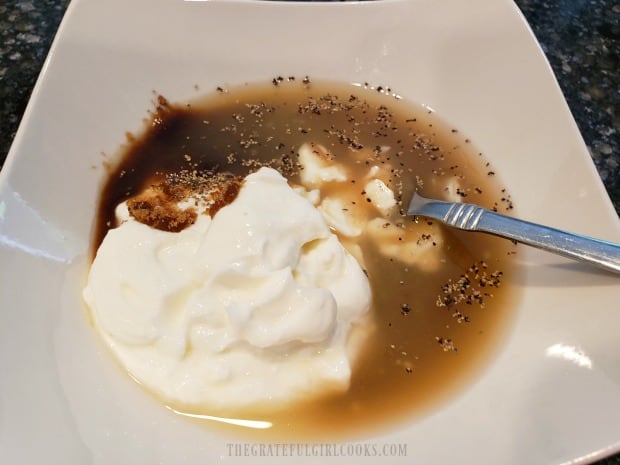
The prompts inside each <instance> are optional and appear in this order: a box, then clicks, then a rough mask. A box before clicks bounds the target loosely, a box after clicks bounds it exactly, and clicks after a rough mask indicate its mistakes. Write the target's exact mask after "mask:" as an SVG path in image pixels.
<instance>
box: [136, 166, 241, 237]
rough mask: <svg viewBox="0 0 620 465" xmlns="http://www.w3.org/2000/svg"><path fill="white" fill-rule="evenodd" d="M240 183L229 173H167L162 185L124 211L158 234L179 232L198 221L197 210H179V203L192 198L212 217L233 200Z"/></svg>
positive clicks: (191, 208) (154, 185)
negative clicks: (159, 231)
mask: <svg viewBox="0 0 620 465" xmlns="http://www.w3.org/2000/svg"><path fill="white" fill-rule="evenodd" d="M242 181H243V179H242V178H240V177H238V176H234V175H232V174H230V173H213V172H210V171H208V172H197V171H185V170H183V171H180V172H178V173H172V174H168V175H167V176H166V177H165V179H164V180H163V181H162V182H161V183H159V184H153V185H151V186H149V187H148V188H147V189H145V190H144V191H143V192H141V193H140V194H138V195H137V196H135V197H133V198H131V199H129V200H127V208H128V210H129V214H130V215H131V216H132V217H133V218H135V220H136V221H139V222H140V223H143V224H146V225H147V226H150V227H152V228H155V229H159V230H161V231H168V232H179V231H182V230H183V229H185V228H186V227H188V226H190V225H192V224H194V223H195V222H196V218H198V211H197V208H196V207H194V206H187V207H185V208H182V207H180V206H179V203H181V202H183V201H187V200H190V199H193V200H194V201H195V203H196V204H198V205H200V206H201V208H204V212H205V213H206V214H208V215H209V216H211V217H213V216H214V215H215V214H216V213H217V212H218V211H219V210H220V209H221V208H222V207H225V206H226V205H228V204H229V203H231V202H233V201H234V200H235V198H236V197H237V194H238V193H239V190H240V189H241V184H242Z"/></svg>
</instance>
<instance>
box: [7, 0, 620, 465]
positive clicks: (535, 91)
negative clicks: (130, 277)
mask: <svg viewBox="0 0 620 465" xmlns="http://www.w3.org/2000/svg"><path fill="white" fill-rule="evenodd" d="M278 74H284V75H297V76H302V75H306V74H308V75H310V76H316V77H324V78H332V79H339V80H344V81H351V82H364V81H368V82H370V83H373V84H376V85H379V84H384V85H386V84H387V85H389V86H391V87H392V88H393V89H394V90H395V91H397V92H398V93H400V94H401V95H402V96H404V97H406V98H409V99H412V100H414V101H417V102H420V103H423V104H426V105H428V106H430V107H432V108H433V109H435V110H436V111H437V112H438V114H439V115H440V116H442V117H443V118H444V119H446V120H448V121H450V122H451V123H452V124H453V125H454V126H455V127H458V128H459V129H460V130H461V131H463V132H465V133H466V134H467V135H468V136H469V137H470V138H471V139H472V140H473V141H474V142H475V144H476V145H477V146H478V147H479V148H481V149H482V151H483V152H484V153H485V154H486V155H487V157H488V158H489V159H491V160H492V162H493V165H494V166H495V167H496V171H497V173H498V174H500V175H501V176H502V178H503V180H504V182H505V184H506V185H507V186H508V188H509V190H510V192H511V193H512V198H513V200H514V201H515V204H516V206H517V209H518V212H519V214H520V216H522V217H525V218H527V219H530V220H532V221H538V222H543V223H546V224H549V225H552V226H555V227H559V228H565V229H569V230H573V231H576V232H580V233H584V234H589V235H594V236H598V237H601V238H605V239H610V240H615V241H620V225H619V222H618V219H617V215H616V214H615V212H614V211H613V209H612V206H611V203H610V202H609V199H608V198H607V196H606V194H605V192H604V190H603V187H602V184H601V182H600V181H599V178H598V176H597V174H596V172H595V169H594V166H593V164H592V162H591V160H590V157H589V156H588V153H587V151H586V148H585V145H584V143H583V141H582V139H581V137H580V135H579V133H578V131H577V128H576V125H575V123H574V121H573V119H572V117H571V116H570V114H569V111H568V109H567V106H566V104H565V101H564V99H563V97H562V95H561V93H560V91H559V88H558V86H557V84H556V82H555V80H554V78H553V76H552V74H551V71H550V68H549V66H548V65H547V63H546V61H545V60H544V58H543V55H542V53H541V51H540V49H539V47H538V46H537V44H536V42H535V40H534V38H533V36H532V34H531V32H530V30H529V28H528V27H527V25H526V24H525V22H524V20H523V18H522V17H521V15H520V14H519V12H518V10H517V9H516V7H515V6H514V5H513V4H512V3H511V2H510V1H508V0H468V1H466V2H465V1H463V0H443V1H441V2H439V1H437V0H409V1H397V0H386V1H378V2H368V3H333V4H325V3H312V4H305V3H276V2H236V1H228V2H225V1H202V2H201V1H193V2H184V1H181V0H174V1H173V0H158V1H152V0H133V1H131V2H126V1H124V0H74V1H73V2H72V3H71V5H70V7H69V9H68V11H67V14H66V16H65V19H64V21H63V23H62V26H61V28H60V30H59V33H58V36H57V37H56V40H55V42H54V45H53V47H52V50H51V52H50V55H49V57H48V60H47V62H46V65H45V67H44V69H43V72H42V74H41V76H40V79H39V81H38V83H37V86H36V88H35V91H34V93H33V95H32V99H31V101H30V104H29V106H28V109H27V111H26V114H25V117H24V119H23V121H22V124H21V126H20V129H19V132H18V134H17V137H16V139H15V142H14V144H13V147H12V149H11V152H10V154H9V159H8V161H7V163H6V165H5V167H4V169H3V171H2V173H1V174H0V462H2V463H11V464H20V463H23V464H39V463H46V464H63V465H69V464H91V463H92V464H121V463H122V464H127V465H130V464H154V463H158V464H196V463H215V462H217V461H220V462H221V463H244V462H248V461H249V460H253V461H255V462H256V463H273V462H280V463H287V462H290V460H291V458H290V457H288V458H287V457H253V458H249V457H234V456H230V454H228V453H227V449H226V443H227V442H238V441H239V439H238V438H226V437H221V436H220V435H218V434H216V433H212V432H210V431H209V430H208V429H206V430H205V428H203V427H199V426H197V425H196V424H195V423H193V422H191V421H187V420H186V419H184V418H181V417H179V416H177V415H174V414H173V413H171V412H169V411H167V410H165V409H164V408H162V407H161V406H160V405H159V404H157V402H155V401H154V400H153V399H151V398H150V397H149V396H147V395H145V394H144V393H143V392H142V391H141V390H140V389H139V388H138V387H137V386H136V385H135V384H134V383H133V382H131V381H130V380H129V379H128V378H127V377H126V376H125V375H124V374H123V373H122V371H121V370H120V369H119V367H118V366H116V365H115V363H114V362H113V361H112V359H111V356H110V355H109V354H108V353H107V351H106V350H105V349H104V348H103V346H102V345H101V343H100V341H99V340H98V339H97V337H96V336H95V334H94V332H93V331H92V330H91V328H90V326H89V323H88V320H87V315H86V312H85V311H84V309H83V308H82V306H81V303H80V297H79V294H80V288H81V286H82V284H83V281H84V275H85V270H86V267H87V251H88V246H89V238H90V234H91V228H92V226H93V214H94V208H95V204H96V198H97V194H98V189H99V185H100V182H101V179H102V177H103V175H104V170H103V169H102V168H101V163H102V156H101V152H106V153H113V152H114V151H115V150H116V149H117V148H118V146H119V144H120V143H121V142H123V139H124V133H125V131H128V130H129V131H134V130H138V129H140V127H141V124H142V123H141V120H142V118H143V117H144V116H145V115H146V110H147V109H149V108H151V100H152V98H153V93H152V91H153V90H157V91H158V92H161V93H162V94H164V95H166V96H168V97H169V98H170V99H172V100H174V101H184V99H187V98H192V97H195V96H197V95H198V94H199V92H197V91H196V89H195V88H194V86H195V85H196V84H197V85H198V86H199V88H200V89H201V90H204V91H206V90H210V89H214V88H215V86H217V85H220V84H225V83H241V82H245V81H254V80H264V79H270V78H271V77H273V76H276V75H278ZM520 256H521V257H522V260H523V263H522V265H523V267H525V269H526V274H525V276H526V277H525V278H524V280H523V282H522V283H521V284H522V286H523V288H524V292H523V299H522V301H521V302H520V304H519V308H518V317H517V320H516V322H515V325H514V328H513V330H512V332H511V335H510V338H509V340H508V341H507V342H506V344H505V345H504V346H503V347H502V350H501V353H500V354H499V355H498V356H497V358H496V359H495V361H494V363H493V364H492V365H491V366H489V367H488V369H487V370H485V372H484V373H483V374H482V376H481V377H480V378H479V379H478V381H477V382H476V383H474V384H473V386H470V387H469V388H468V389H467V390H466V391H465V392H463V393H462V394H461V395H460V396H458V397H456V398H454V399H452V400H451V401H450V402H449V403H447V404H445V405H443V406H442V407H441V408H440V409H437V410H436V411H434V412H433V413H432V414H431V415H428V416H426V417H424V418H422V419H419V420H416V421H412V422H411V423H410V424H407V425H404V426H403V427H402V428H398V429H396V430H389V431H384V432H383V433H382V434H380V435H378V436H376V437H366V438H361V439H360V441H362V440H363V441H364V443H366V444H368V443H373V444H391V443H404V444H406V445H407V457H382V458H381V459H380V462H381V463H414V464H426V463H435V464H470V463H471V464H473V463H475V464H481V465H482V464H489V465H491V464H493V465H495V464H500V463H501V464H515V465H516V464H524V463H527V464H559V463H582V462H587V461H588V460H592V459H593V458H595V457H597V456H602V455H605V454H608V453H611V452H613V451H618V450H620V329H619V328H620V308H619V307H620V304H619V302H620V286H619V281H618V278H617V277H615V276H611V275H607V274H604V273H601V272H597V271H593V272H591V271H590V270H586V269H585V268H584V267H582V266H579V265H574V264H572V263H569V262H567V261H565V260H564V259H562V258H559V257H555V256H551V255H546V254H543V253H542V252H537V251H531V250H527V251H523V252H522V253H521V254H520ZM293 460H295V461H296V462H298V463H300V464H302V463H319V462H320V463H329V462H332V461H333V462H334V463H366V462H368V463H375V462H377V458H376V457H342V456H339V457H312V456H302V457H295V458H294V459H293Z"/></svg>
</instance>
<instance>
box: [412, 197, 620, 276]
mask: <svg viewBox="0 0 620 465" xmlns="http://www.w3.org/2000/svg"><path fill="white" fill-rule="evenodd" d="M407 214H408V215H419V216H425V217H428V218H433V219H435V220H439V221H441V222H442V223H445V224H447V225H449V226H453V227H455V228H458V229H463V230H466V231H480V232H485V233H489V234H494V235H496V236H500V237H506V238H508V239H512V240H515V241H518V242H522V243H523V244H527V245H531V246H533V247H537V248H539V249H542V250H547V251H549V252H553V253H556V254H558V255H562V256H564V257H568V258H573V259H575V260H579V261H582V262H587V263H590V264H592V265H595V266H598V267H599V268H603V269H605V270H607V271H612V272H614V273H620V244H616V243H613V242H608V241H603V240H600V239H594V238H591V237H587V236H581V235H579V234H573V233H570V232H567V231H561V230H559V229H554V228H550V227H547V226H542V225H539V224H535V223H530V222H528V221H524V220H518V219H516V218H512V217H510V216H506V215H502V214H500V213H496V212H492V211H490V210H487V209H486V208H482V207H479V206H477V205H472V204H469V203H455V202H444V201H441V200H432V199H427V198H425V197H422V196H421V195H420V194H418V193H415V194H413V197H412V198H411V202H410V203H409V209H408V210H407Z"/></svg>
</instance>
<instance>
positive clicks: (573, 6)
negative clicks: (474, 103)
mask: <svg viewBox="0 0 620 465" xmlns="http://www.w3.org/2000/svg"><path fill="white" fill-rule="evenodd" d="M516 3H517V4H518V6H519V7H520V8H521V10H522V11H523V13H524V15H525V17H526V18H527V20H528V21H529V23H530V25H531V27H532V29H533V30H534V33H535V35H536V37H537V38H538V40H539V41H540V43H541V45H542V48H543V50H544V52H545V53H546V55H547V58H548V60H549V62H550V63H551V66H552V68H553V70H554V72H555V74H556V76H557V78H558V80H559V83H560V86H561V88H562V90H563V92H564V95H565V97H566V100H567V101H568V105H569V106H570V109H571V111H572V113H573V116H574V117H575V120H576V121H577V124H578V126H579V128H580V130H581V133H582V135H583V137H584V139H585V141H586V144H587V146H588V149H589V150H590V154H591V155H592V159H593V160H594V163H595V164H596V167H597V169H598V172H599V174H600V176H601V179H602V180H603V183H604V184H605V186H606V188H607V191H608V193H609V196H610V197H611V199H612V202H613V203H614V205H615V208H616V211H617V212H620V150H619V149H620V138H619V136H618V128H620V125H619V115H618V110H619V101H620V90H619V89H620V86H619V84H620V79H619V78H618V67H619V64H620V63H619V61H620V40H619V39H620V4H619V3H618V2H617V1H616V0H553V1H551V0H550V1H544V0H516ZM68 4H69V0H0V166H1V165H2V163H3V162H4V160H5V158H6V155H7V153H8V151H9V147H10V145H11V142H12V140H13V137H14V136H15V132H16V131H17V126H18V125H19V122H20V119H21V117H22V114H23V112H24V109H25V107H26V104H27V102H28V98H29V97H30V93H31V91H32V87H33V86H34V83H35V81H36V79H37V76H38V74H39V72H40V70H41V66H42V64H43V61H44V60H45V57H46V55H47V52H48V50H49V47H50V44H51V42H52V39H53V37H54V34H55V33H56V30H57V28H58V24H59V23H60V20H61V19H62V16H63V14H64V12H65V9H66V7H67V5H68ZM619 439H620V438H619ZM598 465H620V454H618V455H616V456H614V457H610V458H608V459H606V460H603V461H602V462H599V463H598Z"/></svg>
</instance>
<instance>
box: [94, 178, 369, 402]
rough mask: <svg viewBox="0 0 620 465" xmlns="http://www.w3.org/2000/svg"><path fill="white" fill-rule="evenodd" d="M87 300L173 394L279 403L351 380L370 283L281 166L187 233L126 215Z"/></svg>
mask: <svg viewBox="0 0 620 465" xmlns="http://www.w3.org/2000/svg"><path fill="white" fill-rule="evenodd" d="M123 208H125V209H126V207H124V204H121V206H120V207H119V210H120V211H119V216H120V217H121V218H124V221H123V222H122V224H120V226H118V227H117V228H115V229H112V230H110V231H109V232H108V234H107V235H106V237H105V239H104V240H103V242H102V244H101V246H100V247H99V250H98V251H97V256H96V258H95V260H94V262H93V264H92V267H91V270H90V274H89V277H88V284H87V286H86V288H85V290H84V298H85V300H86V302H87V304H88V305H89V307H90V309H91V311H92V315H93V319H94V322H95V325H96V328H97V329H98V331H99V332H100V333H101V334H102V335H103V337H104V338H105V340H106V341H107V343H108V344H109V346H110V347H111V349H112V350H113V351H114V353H115V354H116V356H117V357H118V358H119V360H120V361H121V362H122V363H123V364H124V365H125V367H126V368H127V370H128V371H129V372H130V373H131V375H132V376H133V377H135V378H136V379H137V380H138V381H139V382H140V383H142V384H144V385H145V386H146V387H147V388H149V389H150V390H152V391H154V392H156V393H158V394H159V395H161V396H162V397H163V398H164V399H165V400H167V401H173V402H179V403H183V404H186V405H203V406H209V407H212V408H216V409H219V408H221V409H236V408H243V407H247V406H252V407H258V408H260V407H265V408H274V406H277V407H280V406H283V405H286V404H288V403H290V402H294V401H297V400H301V399H303V400H308V399H311V398H313V397H318V396H321V395H324V394H327V393H331V392H337V391H344V390H346V389H347V388H348V386H349V381H350V376H351V366H352V364H353V363H354V359H355V356H356V354H357V353H358V352H359V350H360V342H361V341H362V340H363V338H364V336H365V334H366V332H367V331H368V324H367V323H368V321H367V318H368V315H367V312H368V309H369V306H370V301H371V294H370V287H369V284H368V280H367V278H366V276H365V274H364V272H363V271H362V269H361V267H360V266H359V264H358V263H357V261H356V260H355V259H354V258H353V257H352V256H351V255H350V254H349V253H348V252H347V251H346V250H345V249H344V248H343V246H342V245H341V244H340V242H339V240H338V238H337V237H336V236H335V235H334V234H333V233H332V232H331V231H330V228H329V226H328V225H327V223H326V221H325V220H324V218H323V216H322V215H321V213H320V212H319V210H317V209H316V208H315V207H314V206H313V205H312V203H311V202H310V201H309V200H308V199H306V198H304V197H303V196H302V195H300V194H299V193H297V192H295V191H294V190H293V189H292V188H291V187H289V185H288V184H287V181H286V179H284V178H283V177H282V176H281V175H280V174H279V173H278V172H276V171H275V170H273V169H270V168H261V169H260V170H259V171H257V172H255V173H253V174H251V175H249V176H247V177H246V178H245V180H244V182H243V185H242V187H241V189H240V191H239V194H238V196H237V198H236V199H235V200H234V201H233V202H232V203H231V204H229V205H227V206H225V207H223V208H222V209H221V210H219V211H218V212H217V214H215V215H214V217H213V218H211V217H209V216H208V215H206V214H201V215H199V216H198V219H197V221H196V222H195V224H193V225H191V226H189V227H187V228H186V229H184V230H182V231H180V232H177V233H171V232H165V231H160V230H157V229H153V228H151V227H149V226H146V225H144V224H142V223H139V222H137V221H135V220H133V219H132V218H131V217H129V216H128V215H127V214H126V211H125V213H124V214H123V211H122V210H123Z"/></svg>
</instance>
